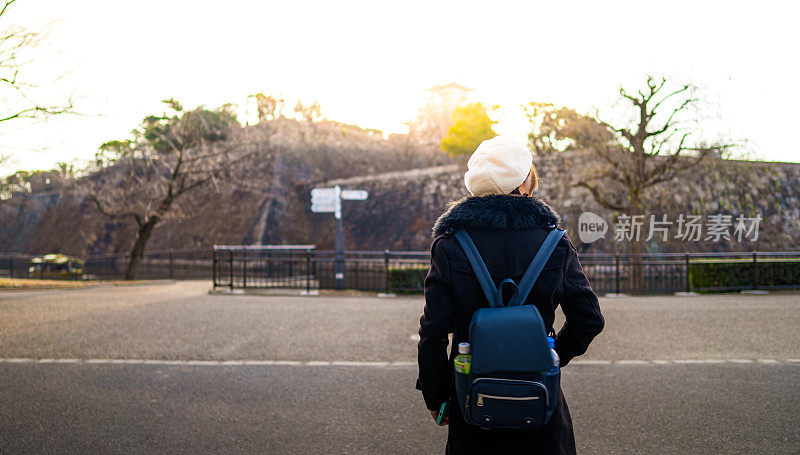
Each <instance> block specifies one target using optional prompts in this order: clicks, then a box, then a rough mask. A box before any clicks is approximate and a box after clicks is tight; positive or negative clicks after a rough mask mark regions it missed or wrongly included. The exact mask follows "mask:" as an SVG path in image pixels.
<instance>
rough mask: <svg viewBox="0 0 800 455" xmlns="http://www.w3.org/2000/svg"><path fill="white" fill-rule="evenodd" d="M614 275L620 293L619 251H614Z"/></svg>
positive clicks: (617, 291) (617, 290)
mask: <svg viewBox="0 0 800 455" xmlns="http://www.w3.org/2000/svg"><path fill="white" fill-rule="evenodd" d="M614 275H615V281H616V285H615V286H616V287H615V289H616V293H617V295H619V253H614Z"/></svg>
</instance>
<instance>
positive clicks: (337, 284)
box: [311, 185, 369, 289]
mask: <svg viewBox="0 0 800 455" xmlns="http://www.w3.org/2000/svg"><path fill="white" fill-rule="evenodd" d="M368 197H369V193H368V192H367V191H366V190H343V189H341V188H340V187H339V185H336V186H334V187H333V188H314V189H313V190H311V211H312V212H314V213H333V216H334V217H335V218H336V220H337V221H338V223H337V224H338V227H337V229H336V238H335V240H334V250H335V262H334V266H333V274H334V275H333V276H334V288H336V289H344V272H345V267H344V222H343V220H342V200H345V201H363V200H365V199H367V198H368Z"/></svg>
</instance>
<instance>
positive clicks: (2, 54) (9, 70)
mask: <svg viewBox="0 0 800 455" xmlns="http://www.w3.org/2000/svg"><path fill="white" fill-rule="evenodd" d="M15 2H16V0H5V1H4V2H2V3H0V21H3V22H5V21H6V18H7V16H8V11H9V8H10V7H11V6H12V5H13V4H14V3H15ZM42 40H43V35H42V34H41V33H38V32H31V31H27V30H25V29H23V28H21V27H17V26H9V25H6V26H5V27H4V28H3V29H2V31H0V99H3V100H4V105H5V106H4V110H5V112H2V113H0V122H6V121H9V120H15V119H20V118H37V117H41V116H48V115H54V114H62V113H65V112H69V111H70V110H71V109H72V100H71V99H70V100H68V101H67V102H66V103H63V104H57V105H51V104H48V103H44V102H40V101H39V100H37V99H35V97H34V96H33V95H32V94H31V90H32V89H33V88H35V85H34V84H32V83H31V82H30V81H26V80H23V79H22V78H21V77H20V75H21V73H22V70H23V68H24V67H26V66H27V65H28V64H29V63H31V60H29V59H28V57H27V53H28V51H30V50H31V49H33V48H35V47H36V46H38V45H39V44H40V43H41V42H42Z"/></svg>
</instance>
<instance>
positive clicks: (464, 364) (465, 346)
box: [453, 343, 472, 374]
mask: <svg viewBox="0 0 800 455" xmlns="http://www.w3.org/2000/svg"><path fill="white" fill-rule="evenodd" d="M470 352H472V347H471V346H470V345H469V343H458V355H457V356H456V358H455V360H454V361H453V364H455V367H456V373H461V374H469V367H470V365H471V364H472V355H470Z"/></svg>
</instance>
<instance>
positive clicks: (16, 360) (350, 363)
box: [0, 357, 800, 367]
mask: <svg viewBox="0 0 800 455" xmlns="http://www.w3.org/2000/svg"><path fill="white" fill-rule="evenodd" d="M21 363H37V364H90V365H115V364H117V365H169V366H249V365H256V366H265V365H289V366H309V367H318V366H347V367H389V366H392V367H415V366H417V362H415V361H396V362H387V361H358V360H332V361H329V360H160V359H76V358H66V359H51V358H46V359H34V358H29V357H0V364H21ZM723 363H736V364H748V363H750V364H752V363H763V364H783V363H794V364H799V363H800V358H790V359H768V358H764V359H679V360H663V359H659V360H637V359H624V360H573V361H572V362H570V365H670V364H675V365H708V364H723Z"/></svg>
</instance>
